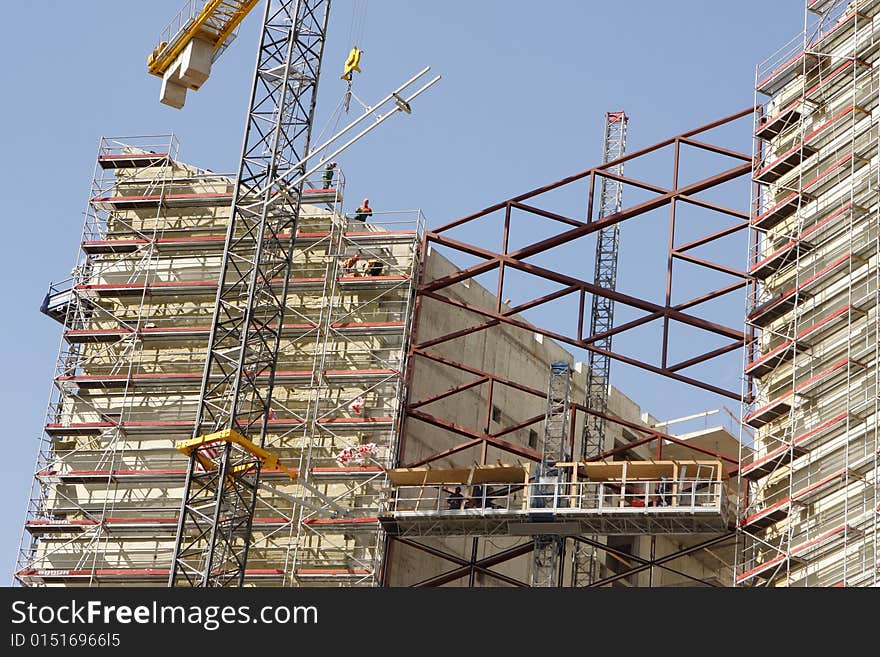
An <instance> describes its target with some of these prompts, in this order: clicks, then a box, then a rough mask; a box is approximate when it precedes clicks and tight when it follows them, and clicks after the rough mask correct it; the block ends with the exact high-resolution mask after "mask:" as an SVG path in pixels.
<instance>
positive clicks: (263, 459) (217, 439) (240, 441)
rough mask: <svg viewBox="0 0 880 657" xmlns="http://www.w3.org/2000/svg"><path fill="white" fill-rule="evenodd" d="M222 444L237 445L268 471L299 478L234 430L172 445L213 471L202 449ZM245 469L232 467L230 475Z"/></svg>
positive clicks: (292, 478)
mask: <svg viewBox="0 0 880 657" xmlns="http://www.w3.org/2000/svg"><path fill="white" fill-rule="evenodd" d="M224 443H233V444H234V445H237V446H238V447H239V448H241V449H242V450H244V451H245V452H247V453H248V454H251V455H253V456H254V457H256V458H257V459H258V460H259V461H260V463H261V464H262V467H264V468H267V469H269V470H281V471H282V472H284V473H286V474H287V476H288V477H290V478H291V480H293V481H296V480H297V477H298V476H299V475H298V473H297V471H296V470H294V469H291V468H288V467H286V466H285V465H282V463H281V460H280V459H279V458H278V457H277V456H275V455H274V454H272V453H271V452H269V451H267V450H265V449H263V448H262V447H260V446H259V445H257V444H256V443H254V442H251V441H250V440H248V439H247V438H245V437H244V436H242V435H241V434H240V433H238V432H237V431H236V430H235V429H224V430H223V431H216V432H214V433H208V434H205V435H204V436H198V437H197V438H188V439H187V440H178V441H177V442H176V443H175V444H174V448H175V449H176V450H177V451H178V452H180V453H181V454H184V455H186V456H187V457H191V456H192V455H193V453H195V457H196V460H198V462H199V463H200V464H201V465H202V467H203V468H205V470H214V469H216V468H217V464H216V463H215V462H214V461H213V460H211V458H209V457H208V456H207V455H206V454H205V453H204V452H205V451H206V450H205V449H204V448H210V447H213V446H217V447H218V448H222V447H223V444H224ZM246 469H248V466H238V467H233V468H232V474H233V475H235V474H237V471H240V470H246Z"/></svg>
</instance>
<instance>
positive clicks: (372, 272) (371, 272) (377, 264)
mask: <svg viewBox="0 0 880 657" xmlns="http://www.w3.org/2000/svg"><path fill="white" fill-rule="evenodd" d="M384 268H385V263H384V262H382V261H381V260H378V259H376V258H373V259H371V260H367V273H366V275H367V276H381V275H382V270H383V269H384Z"/></svg>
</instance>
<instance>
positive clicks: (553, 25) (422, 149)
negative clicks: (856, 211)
mask: <svg viewBox="0 0 880 657" xmlns="http://www.w3.org/2000/svg"><path fill="white" fill-rule="evenodd" d="M180 4H182V3H181V2H180V1H179V0H151V1H150V2H119V1H117V0H90V1H89V2H62V1H61V0H46V1H45V2H39V3H38V2H28V3H13V4H12V6H11V7H10V8H8V9H7V11H6V17H7V18H6V26H7V29H6V34H5V35H4V38H3V40H2V41H0V55H2V61H5V62H7V65H6V67H5V68H4V71H3V83H4V88H5V89H6V94H5V95H4V96H5V102H4V103H2V105H0V121H2V125H3V140H2V143H3V152H4V155H5V157H4V158H2V163H0V167H2V168H3V176H2V180H3V181H4V190H5V203H4V214H5V221H4V223H5V240H4V243H5V248H4V257H3V258H2V259H0V267H2V280H3V281H5V285H3V287H2V295H3V307H4V308H5V309H6V310H7V314H6V318H5V321H3V322H2V323H0V332H2V339H0V349H2V357H3V363H4V365H5V367H4V372H5V375H4V376H3V377H2V388H3V389H2V396H0V399H2V404H3V411H4V417H5V420H6V422H5V426H4V432H3V433H4V435H5V436H6V438H5V441H6V444H7V448H6V452H5V454H4V458H3V459H0V493H2V496H0V499H2V503H0V526H2V528H3V531H2V540H0V581H8V580H6V579H5V578H6V575H5V574H9V573H11V572H12V570H13V567H14V562H15V557H16V549H17V545H18V540H19V535H20V533H21V525H22V522H23V519H24V512H25V507H26V498H27V494H28V490H29V487H30V480H31V476H32V471H33V462H34V455H35V453H36V448H37V440H38V438H39V435H40V432H41V426H42V422H43V415H44V412H45V406H46V402H47V399H48V395H49V387H50V382H51V377H52V372H53V367H54V361H55V357H56V354H57V350H58V342H59V336H60V328H61V327H60V325H59V324H57V323H55V322H53V321H52V320H50V319H48V318H46V317H44V316H43V315H41V314H40V313H39V311H38V308H39V304H40V301H41V300H42V297H43V295H44V293H45V291H46V288H47V284H48V283H49V281H50V280H61V279H64V278H66V277H67V276H69V274H70V270H71V268H72V266H73V265H74V262H75V257H76V250H77V248H78V240H79V235H80V230H81V227H82V215H83V211H84V209H85V206H86V202H87V198H88V189H89V182H90V179H91V176H92V170H93V165H94V157H95V154H96V150H97V145H98V139H99V137H100V136H102V135H107V136H125V135H144V134H157V133H167V132H172V131H173V132H174V133H175V134H176V135H177V137H178V138H179V140H180V143H181V150H180V155H181V158H182V159H184V160H186V161H189V162H192V163H193V164H196V165H198V166H202V167H206V168H210V169H212V170H214V171H218V172H219V171H224V172H228V171H233V170H235V169H236V165H237V158H238V155H239V150H240V144H241V132H242V126H243V122H244V113H245V109H246V104H247V102H248V93H249V86H250V77H251V74H252V71H253V66H254V53H255V46H256V40H257V36H258V28H259V14H260V11H261V10H257V11H255V12H253V14H254V15H252V16H250V17H249V18H248V19H247V21H246V22H245V24H244V26H243V29H242V30H241V34H240V36H239V38H238V40H237V41H236V42H235V43H234V44H233V45H232V46H231V47H230V48H229V50H228V51H227V52H226V53H225V54H224V55H223V57H222V59H220V60H219V61H218V62H217V64H216V67H215V71H214V74H213V75H212V77H211V79H210V80H209V81H208V82H207V83H206V84H205V85H204V87H203V88H202V89H201V90H200V91H198V92H190V94H189V98H188V100H187V104H186V107H185V108H184V110H182V111H177V110H173V109H171V108H168V107H165V106H164V105H160V104H159V103H158V101H157V97H158V90H159V80H158V79H157V78H154V77H151V76H149V75H148V74H147V73H146V71H145V60H146V56H147V54H148V53H149V51H150V50H151V49H152V48H153V46H154V45H155V43H154V42H155V40H156V37H157V35H158V34H159V32H160V30H161V29H162V28H163V27H164V25H165V24H166V23H167V22H168V20H170V18H171V17H172V16H173V15H174V14H175V13H176V11H177V9H178V7H179V5H180ZM355 7H358V8H363V7H366V12H365V14H363V15H362V16H361V15H360V14H357V13H356V12H355V11H354V9H355ZM356 16H361V20H363V22H364V30H363V34H364V38H363V41H362V43H361V44H359V45H361V47H362V48H363V49H364V51H365V52H364V56H363V60H362V62H361V64H362V68H363V71H364V73H363V75H361V76H359V77H358V78H357V79H356V83H355V84H356V86H355V92H356V93H357V94H358V96H359V97H360V98H362V99H363V100H364V101H366V102H368V103H369V102H373V101H375V100H378V99H379V98H381V97H382V96H384V95H385V93H387V92H388V91H389V90H391V89H392V88H394V87H396V86H397V85H398V84H399V83H400V82H402V81H404V80H405V79H407V78H408V77H410V75H412V74H413V73H415V72H416V71H418V70H420V69H421V68H422V67H423V66H426V65H430V66H431V67H432V69H433V72H434V73H439V74H441V75H442V76H443V80H442V81H441V82H440V83H439V84H438V85H437V86H436V87H435V88H433V89H432V90H430V91H429V92H427V93H426V94H425V95H424V96H422V97H421V98H420V99H419V100H418V101H416V104H415V108H414V112H413V114H412V115H411V116H402V115H401V116H399V117H394V118H393V119H392V120H391V121H389V122H388V123H386V124H385V125H383V126H382V127H380V128H379V129H378V130H377V131H376V132H374V133H373V134H372V135H370V136H369V137H368V138H366V139H364V140H363V141H362V142H360V143H358V144H357V145H356V146H355V147H354V148H352V149H351V150H350V151H348V152H346V153H345V154H343V155H342V156H340V157H339V158H337V159H338V160H339V162H340V165H341V167H342V168H343V169H344V171H345V173H346V176H347V180H348V188H347V198H348V199H349V201H348V203H347V205H350V204H351V203H352V201H355V200H359V199H361V198H363V196H369V197H370V199H371V204H372V205H373V206H374V208H376V209H401V210H403V209H414V208H421V209H422V210H423V211H424V212H425V213H426V215H427V217H428V225H429V226H439V225H441V224H443V223H446V222H447V221H450V220H452V219H454V218H457V217H459V216H462V215H465V214H469V213H471V212H473V211H475V210H478V209H481V208H483V207H486V206H488V205H491V204H493V203H495V202H497V201H500V200H503V199H504V198H507V197H509V196H513V195H515V194H518V193H520V192H523V191H526V190H528V189H531V188H534V187H538V186H541V185H543V184H545V183H548V182H551V181H553V180H556V179H559V178H562V177H564V176H566V175H569V174H571V173H574V172H577V171H581V170H584V169H587V168H589V167H591V166H593V165H596V164H598V163H599V161H600V159H601V149H602V129H603V119H604V113H605V111H607V110H618V109H624V110H626V112H627V114H628V115H629V116H630V127H629V139H628V150H629V151H630V152H632V151H634V150H636V149H638V148H642V147H644V146H647V145H649V144H652V143H654V142H657V141H660V140H662V139H664V138H665V137H667V136H670V135H674V134H677V133H679V132H682V131H684V130H687V129H689V128H692V127H694V126H697V125H701V124H704V123H707V122H709V121H712V120H714V119H716V118H720V117H722V116H725V115H728V114H730V113H732V112H734V111H737V110H739V109H743V108H745V107H747V106H749V105H750V104H751V103H752V102H753V92H752V88H753V82H754V67H755V65H756V64H757V63H758V62H760V61H761V60H763V59H764V58H765V57H767V56H768V55H770V54H771V53H772V52H773V51H775V50H776V49H777V48H778V47H779V46H781V45H782V44H783V43H784V42H786V41H788V39H789V38H790V37H791V36H792V35H794V34H795V33H796V32H798V31H799V30H800V28H801V25H802V21H803V0H774V1H773V2H767V1H766V0H742V1H741V2H736V3H731V2H724V3H722V2H705V1H704V0H680V1H676V0H671V1H669V2H664V3H658V2H653V1H648V0H631V1H623V0H621V1H619V2H614V3H609V2H595V1H592V0H589V1H578V0H564V1H563V0H555V1H549V0H548V2H544V3H534V2H525V1H509V2H502V1H501V0H482V1H479V2H477V1H471V2H465V1H464V0H450V1H446V2H413V1H410V2H405V1H404V0H373V1H372V2H365V1H363V0H362V1H360V2H354V1H353V0H334V2H333V10H332V15H331V19H330V33H329V37H328V42H327V46H326V50H325V75H324V76H323V81H322V84H321V88H320V93H319V118H318V122H317V125H316V129H317V130H318V131H319V132H320V131H321V130H323V129H324V128H325V125H326V123H327V117H328V115H329V113H330V112H331V111H332V110H333V108H335V107H336V105H337V103H338V102H339V99H340V97H341V94H342V92H343V91H344V83H342V82H341V81H340V80H339V79H338V72H337V71H338V69H341V66H342V62H343V61H344V59H345V56H346V54H347V52H348V49H349V48H350V47H351V45H352V44H351V43H350V35H351V33H352V23H353V19H354V18H355V17H356ZM741 125H742V126H743V128H744V130H743V131H742V133H741V134H735V135H732V136H731V139H732V141H733V142H734V143H733V144H732V145H734V146H736V147H738V148H739V149H741V150H744V151H746V152H748V151H749V149H750V140H749V134H748V125H747V123H743V124H741ZM741 189H742V194H744V195H745V196H743V197H741V198H740V199H739V200H740V201H742V199H743V198H745V202H747V195H748V189H747V187H746V186H742V185H741ZM625 202H626V200H625ZM745 202H741V203H740V207H742V206H744V204H745ZM351 207H353V205H351ZM626 237H627V234H626V233H624V238H626ZM647 241H648V240H647V239H646V238H645V235H642V236H639V235H638V233H633V235H632V237H630V242H629V243H625V244H624V247H623V248H624V250H625V254H622V258H623V260H622V261H621V274H620V277H621V282H622V284H625V285H630V286H637V285H638V283H639V281H640V280H641V277H640V276H639V270H638V263H639V261H640V259H641V258H642V256H643V255H644V253H645V251H644V249H646V248H648V247H650V244H647V243H646V242H647ZM590 257H592V254H591V255H590ZM743 259H744V254H743ZM733 260H734V262H735V261H736V257H734V258H733ZM740 262H742V260H740ZM628 263H629V264H628ZM724 375H725V376H727V377H728V378H730V379H731V381H732V383H730V385H736V384H735V380H736V379H737V378H738V373H737V372H733V371H730V372H727V373H726V374H724ZM642 381H643V379H640V378H639V377H638V375H632V376H630V375H629V374H627V373H626V372H624V371H622V370H621V371H620V372H618V370H617V369H615V370H614V373H613V374H612V382H613V383H614V384H615V385H617V386H618V387H621V388H622V389H623V390H624V392H626V393H627V394H629V395H630V396H631V397H633V398H634V399H636V400H638V401H639V402H640V403H641V404H642V405H643V407H644V408H646V409H647V410H650V411H652V412H653V413H654V414H655V415H657V416H660V417H663V418H668V417H670V416H675V415H676V414H685V413H687V412H689V409H691V408H692V407H694V406H696V407H699V406H700V405H701V404H702V405H704V406H709V405H710V402H709V401H706V402H705V403H704V402H703V399H702V398H701V397H699V396H694V397H688V395H684V396H679V395H675V396H674V397H673V396H670V395H669V393H668V392H664V391H663V390H660V389H655V388H652V389H643V388H642V385H643V383H642ZM716 405H717V404H716ZM732 408H735V406H732Z"/></svg>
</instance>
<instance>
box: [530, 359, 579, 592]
mask: <svg viewBox="0 0 880 657" xmlns="http://www.w3.org/2000/svg"><path fill="white" fill-rule="evenodd" d="M570 403H571V366H570V365H569V364H568V363H566V362H564V361H559V362H556V363H551V364H550V379H549V381H548V384H547V410H546V411H545V413H544V441H543V445H542V446H541V463H540V464H539V465H538V470H537V472H536V473H535V482H536V483H537V484H539V485H538V486H536V487H535V494H534V496H533V499H532V507H533V508H541V507H549V508H550V509H555V508H556V507H557V506H559V505H560V504H559V502H558V501H557V500H556V499H555V498H556V492H557V491H558V490H559V484H560V483H562V482H563V481H564V477H565V474H564V471H563V470H561V469H559V468H558V467H556V464H557V463H562V462H566V461H569V460H571V450H570V449H569V440H568V427H569V410H570ZM540 484H544V485H543V486H542V485H540ZM543 515H546V517H542V516H543ZM553 519H554V516H553V514H552V513H548V514H535V520H547V521H552V520H553ZM532 540H533V541H534V549H533V550H532V576H531V577H532V579H531V585H532V586H533V587H551V586H561V585H562V581H561V577H562V569H561V568H560V566H561V565H562V560H563V556H564V552H565V537H563V536H560V535H558V534H537V535H535V536H534V538H533V539H532Z"/></svg>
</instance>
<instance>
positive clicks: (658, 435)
mask: <svg viewBox="0 0 880 657" xmlns="http://www.w3.org/2000/svg"><path fill="white" fill-rule="evenodd" d="M416 355H419V356H423V357H425V358H428V359H430V360H434V361H436V362H439V363H443V364H445V365H447V366H449V367H452V368H455V369H459V370H461V371H463V372H467V373H469V374H476V375H482V376H486V377H490V378H491V379H492V380H493V381H494V382H496V383H499V384H501V385H504V386H507V387H509V388H513V389H514V390H519V391H521V392H523V393H526V394H529V395H532V396H534V397H537V398H541V399H543V398H544V397H545V396H546V393H545V392H542V391H540V390H537V389H536V388H531V387H529V386H526V385H523V384H522V383H519V382H517V381H512V380H510V379H507V378H506V377H502V376H498V375H494V374H489V373H487V372H482V371H481V370H478V369H477V368H475V367H471V366H469V365H465V364H464V363H459V362H456V361H454V360H451V359H449V358H444V357H443V356H435V355H434V354H425V353H421V352H418V353H417V354H416ZM570 405H571V407H572V408H573V409H576V410H579V411H582V412H584V413H588V414H590V415H596V416H598V417H602V418H604V419H605V420H606V421H608V422H611V423H613V424H617V425H619V426H622V427H626V428H628V429H632V430H634V431H637V432H639V433H647V434H650V436H649V437H648V438H647V439H645V440H639V441H637V442H630V443H627V444H626V445H624V446H623V447H622V448H620V450H611V451H609V452H605V453H604V454H602V455H600V456H599V457H597V458H598V459H599V460H601V459H603V458H605V457H607V456H612V455H614V454H617V453H619V451H625V450H626V449H631V448H632V447H635V446H638V445H641V444H643V443H645V442H650V441H651V440H667V441H669V442H673V443H677V444H680V445H682V446H684V447H688V448H689V449H693V450H696V451H699V452H701V453H703V454H707V455H709V456H714V457H716V458H719V459H722V460H725V461H728V462H730V463H736V462H737V461H736V459H733V458H731V457H729V456H727V455H725V454H722V453H720V452H716V451H714V450H709V449H705V448H700V447H696V446H693V445H690V444H689V443H687V442H686V441H682V440H680V439H679V438H676V437H675V436H672V435H669V434H667V433H663V432H661V431H657V430H656V429H654V428H652V427H646V426H643V425H641V424H636V423H635V422H633V421H631V420H625V419H623V418H620V417H617V416H616V415H610V414H608V413H603V412H600V411H596V410H594V409H592V408H589V407H587V406H586V405H584V404H580V403H578V402H574V401H572V402H570ZM526 426H527V425H526ZM474 438H475V440H474V442H473V443H472V444H467V445H466V446H465V447H462V448H461V449H466V448H467V447H470V446H473V444H475V443H476V441H478V440H481V438H479V437H477V436H476V435H475V436H474ZM459 451H460V450H459ZM408 467H415V466H412V465H411V466H408Z"/></svg>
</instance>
